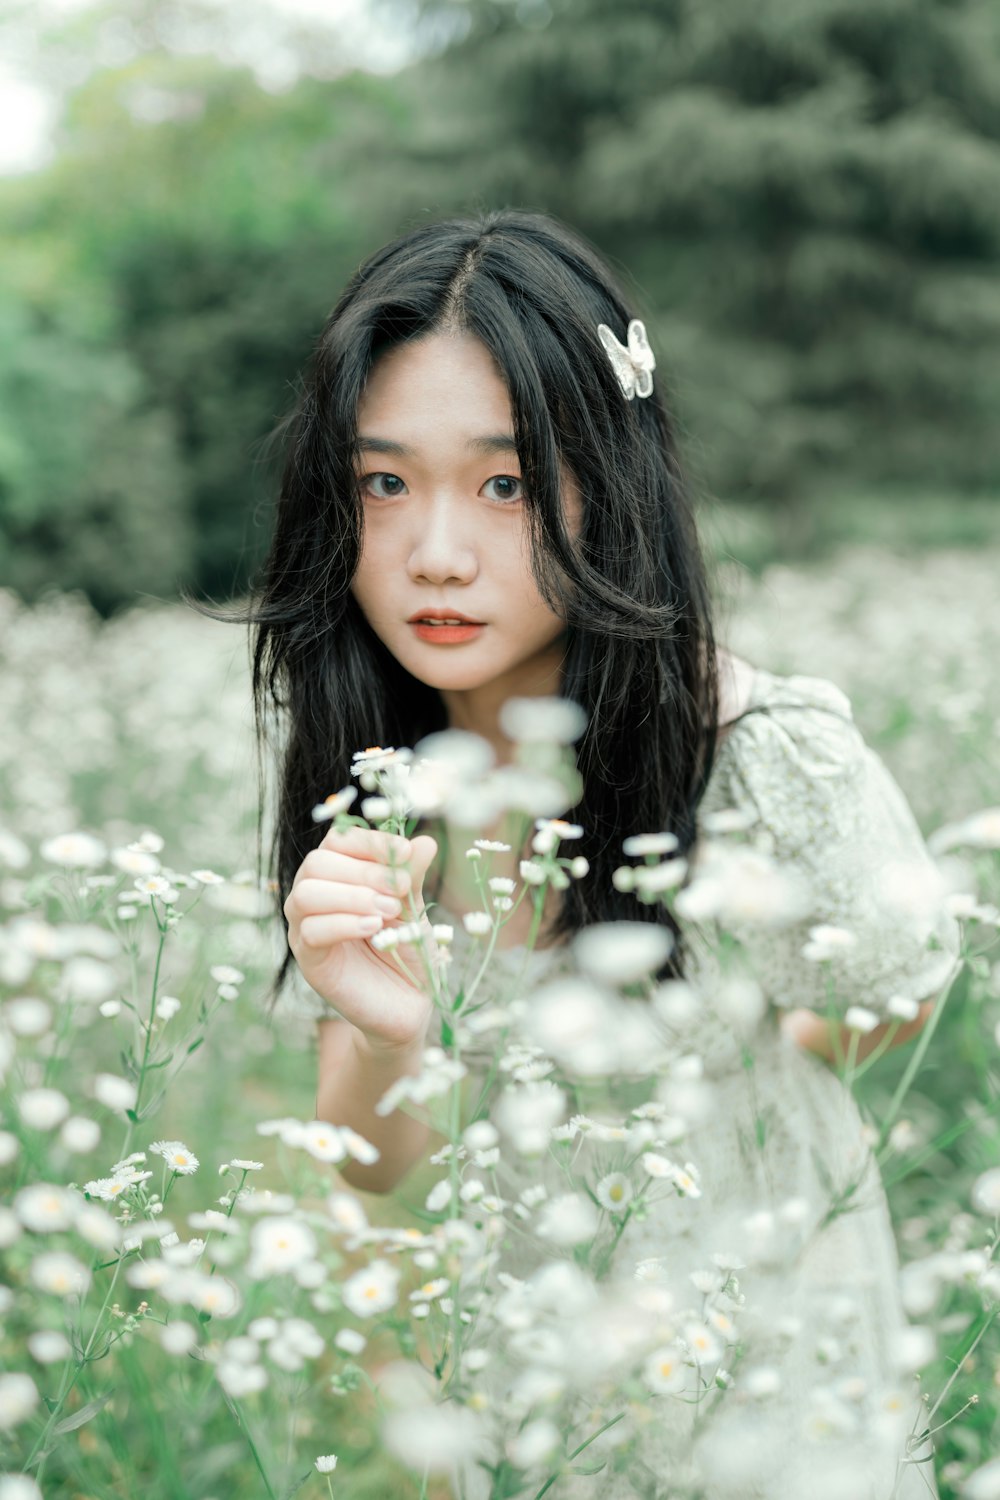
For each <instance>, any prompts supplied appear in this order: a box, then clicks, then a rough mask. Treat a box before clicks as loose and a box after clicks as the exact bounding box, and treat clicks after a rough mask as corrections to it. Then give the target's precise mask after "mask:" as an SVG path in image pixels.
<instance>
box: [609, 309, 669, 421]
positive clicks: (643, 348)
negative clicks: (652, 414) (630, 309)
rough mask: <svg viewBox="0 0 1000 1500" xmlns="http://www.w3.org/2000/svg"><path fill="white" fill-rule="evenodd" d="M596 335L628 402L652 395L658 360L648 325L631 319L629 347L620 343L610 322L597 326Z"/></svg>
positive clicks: (627, 336)
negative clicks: (654, 355)
mask: <svg viewBox="0 0 1000 1500" xmlns="http://www.w3.org/2000/svg"><path fill="white" fill-rule="evenodd" d="M597 332H598V336H599V337H600V340H601V343H602V344H603V345H604V347H605V349H606V350H607V351H608V358H609V359H610V360H611V365H612V368H613V369H614V372H615V374H616V375H617V376H618V381H619V384H620V385H621V388H622V391H623V393H624V394H625V395H626V396H627V397H628V399H629V401H631V400H632V398H633V397H634V396H651V395H652V394H653V371H654V370H655V369H656V360H655V359H654V358H653V351H652V349H651V348H650V347H649V340H648V339H647V337H646V327H645V324H643V323H640V321H639V319H638V318H633V319H632V321H631V323H630V324H629V325H628V331H627V333H626V335H625V337H626V338H627V339H628V343H627V345H626V344H619V342H618V340H617V339H616V338H615V336H614V334H613V333H612V332H611V329H610V328H609V327H608V325H607V323H598V325H597Z"/></svg>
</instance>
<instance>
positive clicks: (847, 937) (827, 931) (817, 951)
mask: <svg viewBox="0 0 1000 1500" xmlns="http://www.w3.org/2000/svg"><path fill="white" fill-rule="evenodd" d="M857 942H858V940H857V938H856V937H855V935H854V933H853V932H848V931H847V929H846V928H845V927H832V926H830V925H829V924H826V923H820V925H819V926H817V927H810V929H809V941H808V943H805V944H804V945H803V948H802V957H803V958H808V959H809V960H810V961H811V962H813V963H822V962H824V960H826V959H830V958H837V957H838V955H840V954H841V953H844V952H845V951H848V950H849V949H851V948H855V947H856V946H857Z"/></svg>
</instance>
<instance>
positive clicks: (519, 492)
mask: <svg viewBox="0 0 1000 1500" xmlns="http://www.w3.org/2000/svg"><path fill="white" fill-rule="evenodd" d="M489 484H496V485H499V486H500V490H499V492H498V493H497V494H495V495H488V496H487V497H486V498H487V499H488V500H498V501H500V502H501V504H507V505H510V504H511V503H512V502H513V501H515V500H523V499H524V486H523V482H522V481H521V480H520V479H517V478H515V476H514V475H513V474H494V475H493V477H492V479H487V481H486V484H485V485H483V489H485V488H486V485H489Z"/></svg>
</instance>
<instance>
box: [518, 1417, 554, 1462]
mask: <svg viewBox="0 0 1000 1500" xmlns="http://www.w3.org/2000/svg"><path fill="white" fill-rule="evenodd" d="M559 1444H560V1438H559V1429H558V1427H556V1425H555V1423H554V1422H550V1421H549V1419H548V1418H547V1417H537V1418H536V1419H535V1421H533V1422H527V1423H526V1424H525V1425H524V1426H523V1427H522V1428H521V1430H520V1431H519V1432H516V1433H514V1434H513V1436H511V1437H510V1438H508V1440H507V1457H508V1458H509V1459H510V1461H511V1463H512V1464H516V1465H517V1467H518V1468H519V1469H531V1468H534V1467H535V1466H536V1465H538V1464H542V1463H545V1461H546V1460H547V1459H548V1458H550V1457H551V1456H552V1455H553V1454H554V1453H555V1452H556V1450H557V1449H558V1447H559Z"/></svg>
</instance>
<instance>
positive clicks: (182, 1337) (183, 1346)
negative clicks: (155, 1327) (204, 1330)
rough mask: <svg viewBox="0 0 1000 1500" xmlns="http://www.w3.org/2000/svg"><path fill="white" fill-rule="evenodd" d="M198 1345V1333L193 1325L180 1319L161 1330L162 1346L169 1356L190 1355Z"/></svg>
mask: <svg viewBox="0 0 1000 1500" xmlns="http://www.w3.org/2000/svg"><path fill="white" fill-rule="evenodd" d="M197 1343H198V1333H197V1330H196V1329H195V1327H194V1326H193V1324H191V1323H185V1321H184V1319H183V1318H178V1319H177V1320H176V1321H175V1322H173V1323H166V1324H164V1326H163V1327H162V1328H161V1329H160V1344H161V1346H162V1347H163V1349H165V1350H166V1352H167V1353H168V1354H189V1353H190V1352H191V1350H192V1349H194V1348H195V1347H196V1345H197Z"/></svg>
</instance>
